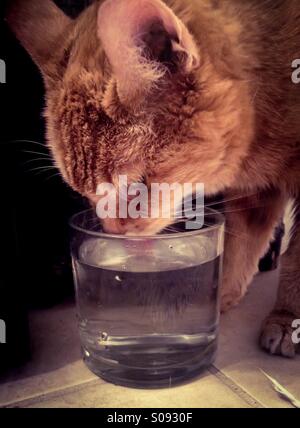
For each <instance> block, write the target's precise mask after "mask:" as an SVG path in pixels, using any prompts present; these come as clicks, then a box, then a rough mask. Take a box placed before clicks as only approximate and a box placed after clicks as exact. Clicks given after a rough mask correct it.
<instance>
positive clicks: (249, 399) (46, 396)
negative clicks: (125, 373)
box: [0, 365, 265, 408]
mask: <svg viewBox="0 0 300 428" xmlns="http://www.w3.org/2000/svg"><path fill="white" fill-rule="evenodd" d="M208 372H209V373H210V374H211V375H213V376H214V377H216V378H217V379H218V380H219V381H220V382H221V383H222V384H223V385H225V386H227V387H228V388H229V389H230V390H231V391H232V392H233V393H234V394H235V395H237V396H238V397H239V398H241V399H242V400H243V401H245V402H246V403H247V404H249V405H250V406H251V407H253V408H265V406H264V405H263V404H262V403H260V402H259V401H258V400H256V399H255V398H254V397H253V396H252V395H250V394H249V393H248V392H247V391H245V390H244V389H243V388H242V387H240V386H239V385H237V384H236V383H235V382H234V381H233V380H232V379H231V378H230V377H228V376H226V375H225V374H224V373H223V372H222V371H221V370H219V369H218V368H217V367H215V366H214V365H212V366H211V367H210V368H208ZM103 383H105V382H104V381H103V380H102V379H101V378H96V379H90V380H88V381H85V382H82V383H80V384H76V385H70V386H68V387H66V388H59V389H57V390H53V391H50V392H45V393H41V394H37V395H35V396H32V397H28V398H25V399H21V400H14V401H9V402H7V403H3V404H0V408H11V407H28V406H30V405H32V404H38V403H43V402H45V401H48V400H51V399H56V398H59V397H61V396H63V395H65V394H68V393H70V392H78V391H81V390H83V389H85V388H86V387H89V386H94V385H101V384H103Z"/></svg>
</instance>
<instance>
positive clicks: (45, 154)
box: [22, 150, 52, 159]
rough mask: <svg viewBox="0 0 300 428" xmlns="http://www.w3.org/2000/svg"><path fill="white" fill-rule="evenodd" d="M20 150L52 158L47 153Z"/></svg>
mask: <svg viewBox="0 0 300 428" xmlns="http://www.w3.org/2000/svg"><path fill="white" fill-rule="evenodd" d="M22 151H23V153H27V154H31V155H39V156H44V157H45V158H48V159H52V156H51V155H49V154H48V153H42V152H34V151H32V150H22Z"/></svg>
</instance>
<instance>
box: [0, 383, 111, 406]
mask: <svg viewBox="0 0 300 428" xmlns="http://www.w3.org/2000/svg"><path fill="white" fill-rule="evenodd" d="M103 383H105V382H104V381H102V379H101V378H96V379H90V380H87V381H84V382H81V383H79V384H74V385H70V386H67V387H65V388H58V389H54V390H53V391H50V392H44V393H41V394H37V395H34V396H31V397H28V398H24V399H20V400H13V401H9V402H7V403H0V409H1V408H11V407H20V406H22V407H28V406H29V405H30V404H37V403H42V402H44V401H48V400H49V399H50V400H51V399H55V398H59V397H61V396H62V395H64V394H68V393H70V392H78V391H81V390H82V389H85V388H86V387H88V386H93V385H97V384H100V385H101V384H103Z"/></svg>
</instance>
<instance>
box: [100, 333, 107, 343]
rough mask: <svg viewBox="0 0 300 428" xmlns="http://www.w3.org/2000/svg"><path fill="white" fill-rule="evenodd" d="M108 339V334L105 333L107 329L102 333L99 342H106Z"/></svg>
mask: <svg viewBox="0 0 300 428" xmlns="http://www.w3.org/2000/svg"><path fill="white" fill-rule="evenodd" d="M107 339H108V334H107V333H105V331H104V332H103V333H101V335H100V340H99V342H106V340H107Z"/></svg>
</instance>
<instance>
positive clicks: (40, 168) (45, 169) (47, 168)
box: [28, 166, 57, 175]
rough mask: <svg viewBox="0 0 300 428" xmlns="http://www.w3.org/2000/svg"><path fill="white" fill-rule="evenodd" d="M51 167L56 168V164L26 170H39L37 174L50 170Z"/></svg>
mask: <svg viewBox="0 0 300 428" xmlns="http://www.w3.org/2000/svg"><path fill="white" fill-rule="evenodd" d="M52 169H55V170H57V168H56V166H39V167H37V168H33V169H30V170H29V171H28V172H36V171H39V172H38V173H37V174H36V175H38V174H39V173H43V172H47V171H51V170H52Z"/></svg>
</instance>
